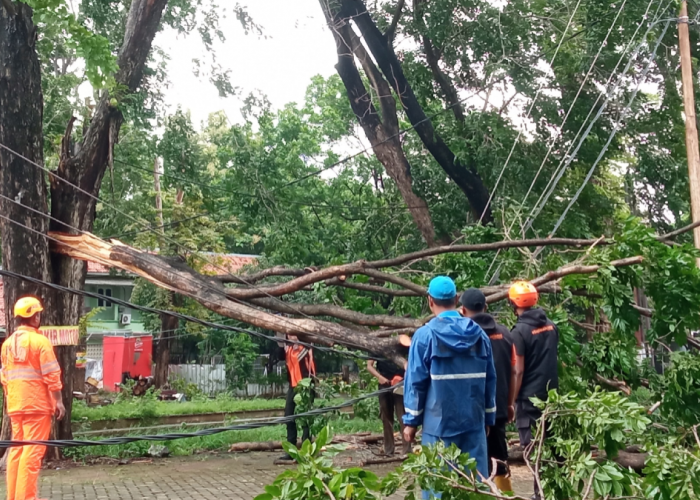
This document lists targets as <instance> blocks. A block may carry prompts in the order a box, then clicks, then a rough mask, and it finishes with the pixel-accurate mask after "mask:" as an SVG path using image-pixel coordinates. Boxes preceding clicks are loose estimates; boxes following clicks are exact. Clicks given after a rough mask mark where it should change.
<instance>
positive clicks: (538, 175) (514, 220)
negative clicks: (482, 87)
mask: <svg viewBox="0 0 700 500" xmlns="http://www.w3.org/2000/svg"><path fill="white" fill-rule="evenodd" d="M653 3H654V0H650V2H649V5H648V6H647V10H646V12H645V13H644V16H643V17H642V21H643V20H644V19H645V18H646V16H647V14H648V12H649V9H650V8H651V5H652V4H653ZM626 4H627V0H624V1H623V2H622V4H621V5H620V8H619V9H618V11H617V15H616V16H615V19H613V22H612V23H611V24H610V28H609V29H608V32H607V34H606V35H605V39H604V40H603V42H602V43H601V44H600V47H599V48H598V52H597V53H596V55H595V57H594V58H593V61H592V62H591V65H590V66H589V68H588V72H587V73H586V76H585V77H584V79H583V81H582V82H581V85H580V86H579V88H578V91H577V92H576V96H574V99H573V101H572V102H571V105H570V106H569V109H568V110H567V112H566V115H565V116H564V119H563V120H562V122H561V125H559V128H558V130H557V133H556V135H555V136H554V137H553V138H552V140H551V142H550V144H549V148H548V149H547V154H545V156H544V159H543V160H542V163H540V167H539V169H538V170H537V173H536V174H535V177H534V178H533V179H532V182H531V183H530V187H529V188H528V190H527V193H525V196H524V197H523V201H522V203H521V204H520V207H518V210H517V212H516V214H515V216H514V217H513V221H512V222H511V224H510V226H509V227H508V230H507V231H506V234H507V235H510V232H511V231H512V229H513V226H514V225H515V222H516V220H517V218H518V216H519V215H520V213H521V211H522V209H523V208H524V207H525V203H526V201H527V198H528V197H529V196H530V193H531V192H532V189H533V188H534V187H535V183H536V182H537V179H539V177H540V173H542V169H543V168H544V166H545V164H546V163H547V160H548V159H549V155H550V154H551V153H552V150H553V149H554V145H555V144H556V142H557V140H558V139H559V137H560V136H561V134H562V132H563V131H564V125H566V122H567V120H568V119H569V115H570V114H571V112H572V111H573V109H574V106H575V105H576V102H577V101H578V98H579V96H580V95H581V92H582V91H583V88H584V87H585V85H586V83H587V82H588V78H589V77H590V76H591V74H592V73H593V69H594V68H595V64H596V62H597V61H598V58H599V57H600V54H601V53H602V52H603V48H604V47H605V45H606V44H607V42H608V38H609V37H610V34H611V33H612V31H613V28H614V27H615V24H617V20H618V18H619V17H620V15H621V14H622V11H623V9H624V8H625V5H626ZM640 26H641V23H640ZM637 30H639V27H637ZM635 36H637V32H636V31H635V33H634V34H633V35H632V39H634V37H635ZM550 66H551V64H550ZM616 69H617V67H616ZM594 107H595V105H594ZM531 109H532V108H531ZM518 137H519V136H518ZM516 143H517V139H516ZM513 147H515V145H514V146H513ZM511 153H512V150H511ZM508 158H509V159H510V156H509V157H508ZM506 165H507V162H506ZM505 168H506V167H505V165H504V167H503V170H502V171H501V175H503V171H504V170H505ZM500 253H501V250H500V249H499V250H498V252H496V254H495V255H494V256H493V260H491V264H490V265H489V268H488V269H487V270H486V276H488V275H489V274H490V273H491V268H493V265H494V264H495V262H496V260H497V259H498V256H499V255H500ZM499 270H500V266H499V268H498V270H497V271H496V273H494V276H495V274H497V273H498V271H499ZM491 281H493V278H492V279H491V280H489V284H491Z"/></svg>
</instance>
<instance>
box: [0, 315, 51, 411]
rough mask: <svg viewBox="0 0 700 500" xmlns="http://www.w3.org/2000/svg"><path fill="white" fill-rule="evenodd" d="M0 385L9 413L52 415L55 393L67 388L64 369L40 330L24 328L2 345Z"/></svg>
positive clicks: (20, 328) (21, 327)
mask: <svg viewBox="0 0 700 500" xmlns="http://www.w3.org/2000/svg"><path fill="white" fill-rule="evenodd" d="M0 356H1V359H2V370H0V382H2V385H3V386H4V388H5V394H6V397H7V413H8V414H10V415H12V414H30V413H31V414H52V413H53V412H54V411H55V402H54V400H53V397H52V396H51V393H52V392H55V391H60V390H61V389H62V388H63V384H62V383H61V368H60V366H59V365H58V361H56V355H55V354H54V351H53V346H52V345H51V342H50V341H49V339H47V338H46V337H45V336H44V335H42V334H41V333H40V332H39V331H38V330H36V329H34V328H31V327H27V326H20V327H19V328H18V329H17V331H15V332H14V333H13V334H12V335H11V336H10V337H9V338H8V339H7V340H6V341H5V343H4V344H3V345H2V354H1V355H0Z"/></svg>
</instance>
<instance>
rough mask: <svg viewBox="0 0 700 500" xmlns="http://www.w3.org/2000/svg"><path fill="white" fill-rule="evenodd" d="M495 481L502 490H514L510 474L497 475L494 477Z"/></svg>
mask: <svg viewBox="0 0 700 500" xmlns="http://www.w3.org/2000/svg"><path fill="white" fill-rule="evenodd" d="M493 482H494V483H496V486H497V487H498V489H499V490H501V491H513V485H512V484H511V482H510V478H509V477H508V476H496V477H495V478H493Z"/></svg>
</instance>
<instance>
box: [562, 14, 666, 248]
mask: <svg viewBox="0 0 700 500" xmlns="http://www.w3.org/2000/svg"><path fill="white" fill-rule="evenodd" d="M670 25H671V21H667V22H666V26H665V27H664V29H663V31H662V32H661V35H660V36H659V39H658V40H657V41H656V45H655V46H654V50H653V51H652V53H651V57H650V58H649V61H648V63H647V65H646V67H645V68H644V71H642V74H641V75H640V77H639V81H638V82H637V87H636V88H635V89H634V92H633V93H632V97H631V98H630V100H629V102H628V104H627V106H626V107H625V108H624V109H623V110H622V112H621V113H620V117H619V119H618V120H617V123H615V125H613V129H612V131H611V132H610V136H609V137H608V140H607V142H606V143H605V145H604V146H603V149H602V150H601V151H600V154H599V155H598V157H597V158H596V160H595V162H593V165H592V166H591V168H590V169H589V171H588V174H586V177H585V179H584V180H583V182H582V183H581V186H580V187H579V188H578V191H576V194H574V197H573V198H572V199H571V201H570V202H569V204H568V205H567V206H566V208H565V209H564V212H562V214H561V215H560V216H559V219H558V220H557V222H556V224H554V228H553V229H552V231H551V232H550V233H549V237H550V238H551V237H552V236H554V233H556V232H557V230H558V229H559V227H560V226H561V224H562V223H563V222H564V219H565V218H566V215H567V214H568V213H569V210H570V209H571V207H572V206H573V205H574V203H576V201H577V200H578V198H579V196H581V193H582V192H583V190H584V188H585V187H586V185H587V184H588V182H589V181H590V180H591V177H593V172H594V171H595V169H596V167H597V166H598V163H600V161H601V160H602V159H603V156H604V155H605V153H606V152H607V151H608V148H609V147H610V143H611V142H612V140H613V139H614V138H615V135H617V132H618V130H620V124H621V123H622V121H623V120H624V119H625V118H626V117H627V113H629V111H630V109H631V108H632V104H633V103H634V100H635V98H636V97H637V93H638V92H639V88H640V87H641V85H642V83H643V82H644V81H645V80H646V76H647V74H648V73H649V70H650V69H651V65H652V63H653V62H654V60H655V59H656V52H657V51H658V49H659V45H661V41H662V40H663V37H664V36H666V31H668V28H669V26H670Z"/></svg>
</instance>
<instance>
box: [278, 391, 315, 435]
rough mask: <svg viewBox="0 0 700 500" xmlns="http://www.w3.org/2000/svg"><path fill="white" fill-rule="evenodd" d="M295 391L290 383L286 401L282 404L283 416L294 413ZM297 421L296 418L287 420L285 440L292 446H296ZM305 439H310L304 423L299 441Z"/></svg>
mask: <svg viewBox="0 0 700 500" xmlns="http://www.w3.org/2000/svg"><path fill="white" fill-rule="evenodd" d="M295 394H296V393H295V392H294V387H292V386H291V385H290V386H289V390H288V391H287V402H286V404H285V405H284V416H285V417H289V416H291V415H294V410H295V409H296V407H297V404H296V403H295V402H294V395H295ZM297 436H298V434H297V422H296V420H292V421H291V422H287V441H289V442H290V443H292V444H293V445H294V446H297ZM307 439H311V431H310V430H309V425H308V424H306V423H305V424H304V425H303V430H302V435H301V442H302V443H303V442H304V441H306V440H307Z"/></svg>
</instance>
